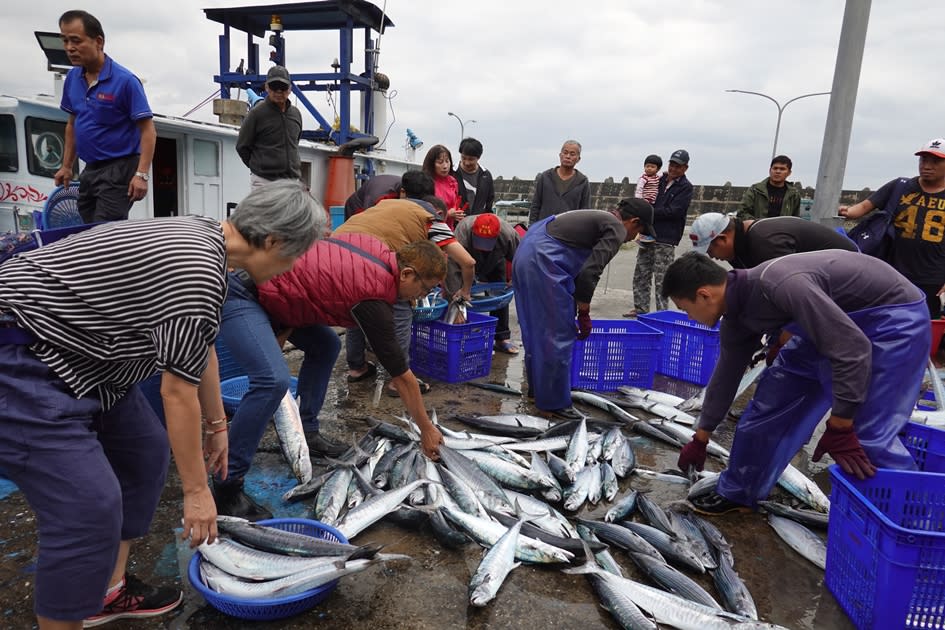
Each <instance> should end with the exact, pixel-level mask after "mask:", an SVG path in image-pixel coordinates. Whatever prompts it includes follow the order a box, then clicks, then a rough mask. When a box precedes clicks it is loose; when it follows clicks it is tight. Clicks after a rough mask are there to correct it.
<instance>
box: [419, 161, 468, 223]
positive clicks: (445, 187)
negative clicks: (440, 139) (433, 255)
mask: <svg viewBox="0 0 945 630" xmlns="http://www.w3.org/2000/svg"><path fill="white" fill-rule="evenodd" d="M423 172H424V173H426V174H427V175H429V176H430V177H432V178H433V188H434V192H435V194H436V196H437V197H439V198H440V199H442V200H443V203H445V204H446V224H447V225H448V226H450V227H453V226H455V225H456V224H457V223H458V222H459V221H461V220H462V219H463V218H465V216H466V213H465V211H463V209H462V205H463V203H462V199H460V197H459V184H458V183H457V182H456V178H455V177H453V175H452V173H453V156H452V154H450V150H449V149H447V148H446V147H444V146H443V145H442V144H436V145H434V146H433V147H432V148H431V149H430V150H429V151H427V155H426V157H424V158H423Z"/></svg>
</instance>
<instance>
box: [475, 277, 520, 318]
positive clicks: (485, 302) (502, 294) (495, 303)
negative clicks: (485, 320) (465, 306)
mask: <svg viewBox="0 0 945 630" xmlns="http://www.w3.org/2000/svg"><path fill="white" fill-rule="evenodd" d="M470 293H471V294H472V302H471V303H470V306H469V308H470V309H471V310H473V311H476V312H477V313H489V312H492V311H497V310H499V309H500V308H505V307H506V306H508V305H509V303H510V302H511V301H512V298H513V297H515V290H514V289H513V288H512V287H510V286H508V285H507V284H506V283H504V282H480V283H477V284H474V285H473V286H472V290H471V291H470ZM477 296H479V297H477Z"/></svg>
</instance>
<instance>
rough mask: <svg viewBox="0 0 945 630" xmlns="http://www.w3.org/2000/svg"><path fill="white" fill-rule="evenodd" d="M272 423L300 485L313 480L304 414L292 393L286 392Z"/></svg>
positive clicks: (284, 454) (283, 452)
mask: <svg viewBox="0 0 945 630" xmlns="http://www.w3.org/2000/svg"><path fill="white" fill-rule="evenodd" d="M272 423H273V425H275V428H276V435H278V436H279V446H281V447H282V454H283V456H285V460H286V461H287V462H288V463H289V467H290V468H292V473H293V474H294V475H295V477H296V479H298V480H299V483H306V482H307V481H309V480H311V478H312V460H311V459H309V455H308V442H306V441H305V430H304V429H303V428H302V414H301V413H299V406H298V404H297V403H296V402H295V398H294V397H293V396H292V392H291V391H289V390H286V393H285V396H283V397H282V402H280V403H279V407H278V408H277V409H276V412H275V413H274V414H273V416H272Z"/></svg>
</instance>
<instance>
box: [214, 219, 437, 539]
mask: <svg viewBox="0 0 945 630" xmlns="http://www.w3.org/2000/svg"><path fill="white" fill-rule="evenodd" d="M445 276H446V259H445V258H444V256H443V253H442V251H441V250H440V248H439V247H437V246H436V245H434V244H433V243H432V242H430V241H418V242H414V243H408V244H406V245H404V246H403V247H401V248H400V249H399V250H398V251H397V253H396V254H395V253H394V252H393V251H391V250H390V249H389V248H388V247H387V246H386V245H384V244H383V243H381V241H379V240H378V239H376V238H374V237H372V236H369V235H366V234H341V235H336V236H334V237H332V238H328V239H324V240H321V241H318V242H317V243H316V244H315V245H314V246H313V247H312V248H311V249H309V250H308V251H307V252H306V253H305V254H304V255H303V256H302V257H301V258H299V259H298V261H297V262H296V264H295V266H294V267H293V268H292V271H290V272H288V273H284V274H282V275H281V276H278V277H276V278H274V279H273V280H271V281H270V282H267V283H266V284H263V285H260V286H259V287H255V285H253V286H250V287H247V286H246V285H245V284H244V283H243V282H241V281H240V279H239V278H238V277H237V276H236V275H235V274H230V282H229V293H228V294H227V303H226V305H224V308H223V317H222V323H221V334H222V335H223V338H224V341H225V342H226V345H227V348H228V349H229V351H230V353H231V354H232V355H233V357H234V359H236V361H237V362H238V363H239V364H240V365H241V366H242V367H243V368H244V369H245V370H246V372H247V374H248V376H249V389H248V391H247V392H246V394H245V395H244V396H243V399H242V400H241V402H240V406H239V408H238V409H237V411H236V414H235V415H234V416H233V420H232V422H231V424H230V443H229V477H228V478H227V479H226V480H225V481H224V480H221V479H217V478H214V498H215V500H216V502H217V512H218V513H220V514H226V515H229V516H240V517H243V518H248V519H251V520H259V519H263V518H269V517H270V513H269V511H268V510H266V509H265V508H264V507H262V506H261V505H259V504H257V503H256V502H255V501H254V500H253V499H252V498H250V497H249V496H248V495H247V494H246V493H245V492H244V491H243V478H244V476H245V475H246V473H247V472H248V470H249V468H250V465H251V464H252V460H253V455H255V453H256V449H257V447H258V446H259V441H260V439H261V438H262V435H263V433H264V432H265V430H266V425H267V423H268V422H269V418H271V417H272V415H273V413H275V411H276V409H277V407H278V406H279V403H280V402H281V400H282V398H283V396H285V393H286V391H287V390H288V389H289V369H288V366H287V365H286V362H285V360H284V358H283V356H282V345H281V343H280V342H279V339H283V338H288V340H289V341H291V342H292V344H293V345H294V346H295V347H296V348H298V349H300V350H302V351H303V352H304V353H305V358H304V359H303V360H302V365H301V367H300V369H299V376H298V378H299V382H298V394H299V395H300V396H301V403H300V404H299V411H300V412H301V416H302V425H303V427H304V429H305V436H306V441H307V442H308V444H309V449H310V451H312V452H320V453H324V454H334V455H337V454H339V451H340V450H341V447H342V445H340V444H338V443H337V442H332V441H330V440H327V439H326V438H324V437H323V436H321V435H320V434H319V423H318V413H319V411H320V410H321V406H322V403H323V401H324V399H325V392H326V391H327V389H328V382H329V380H330V377H331V371H332V369H333V367H334V365H335V359H336V358H337V356H338V353H339V351H340V349H341V342H340V340H339V339H338V336H337V335H336V334H335V332H334V331H333V330H332V329H331V328H330V327H331V326H343V327H346V328H354V327H356V328H360V329H361V330H362V331H363V332H364V335H365V337H366V338H367V339H368V341H369V342H370V343H371V347H372V348H373V349H374V353H375V355H376V356H377V358H378V360H379V361H380V363H381V365H382V366H384V369H386V370H387V372H388V373H389V374H390V375H391V377H392V378H393V385H394V387H395V388H397V392H398V393H399V394H400V396H401V398H403V401H404V406H405V407H406V409H407V413H409V414H410V416H411V417H412V418H413V419H414V421H415V422H416V423H417V425H418V426H419V427H420V430H421V435H420V441H421V446H422V448H423V452H424V454H425V455H427V457H430V458H434V459H435V458H437V448H438V446H439V444H440V442H441V440H442V436H441V435H440V432H439V430H437V428H436V427H435V426H433V423H432V422H430V418H429V417H428V416H427V412H426V409H425V408H424V406H423V397H422V396H421V394H420V387H419V385H418V382H417V378H416V377H415V376H414V375H413V372H411V371H410V368H409V367H408V363H407V357H406V356H405V355H404V352H403V350H402V349H401V347H400V345H399V344H398V343H397V340H396V338H395V335H394V310H393V304H394V302H395V301H397V300H398V299H401V300H415V299H418V298H420V297H421V296H423V295H426V294H427V293H428V292H429V291H430V289H431V287H433V286H435V285H437V284H439V283H440V282H442V281H443V279H444V278H445ZM253 289H255V291H254V290H253ZM277 336H278V339H277ZM332 341H333V343H331V342H332Z"/></svg>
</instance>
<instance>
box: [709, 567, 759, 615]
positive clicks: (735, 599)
mask: <svg viewBox="0 0 945 630" xmlns="http://www.w3.org/2000/svg"><path fill="white" fill-rule="evenodd" d="M711 573H712V581H713V582H715V588H716V590H718V592H719V595H721V596H722V601H723V602H725V607H726V609H728V610H729V611H730V612H733V613H735V614H736V615H744V616H745V617H748V618H750V619H757V618H758V608H757V607H756V606H755V600H754V599H753V598H752V596H751V593H750V592H749V591H748V586H746V585H745V582H744V581H743V580H742V579H741V577H739V575H738V573H736V572H735V569H734V568H733V567H732V564H731V563H730V562H729V561H728V559H726V558H725V557H719V560H718V568H716V569H715V570H714V571H712V572H711Z"/></svg>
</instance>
